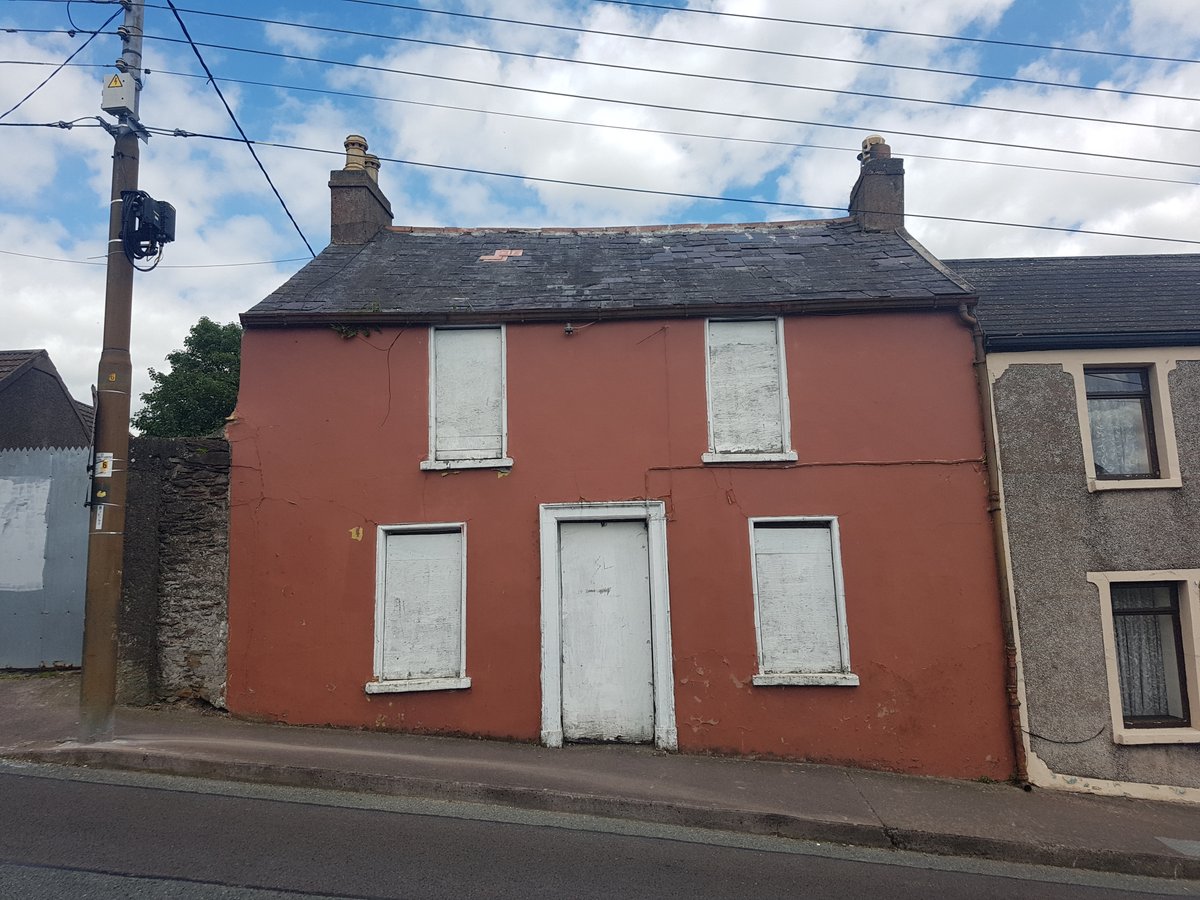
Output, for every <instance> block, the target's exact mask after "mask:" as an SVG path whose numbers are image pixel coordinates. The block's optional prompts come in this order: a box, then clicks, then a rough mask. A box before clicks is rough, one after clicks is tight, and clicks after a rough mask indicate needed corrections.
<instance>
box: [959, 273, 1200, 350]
mask: <svg viewBox="0 0 1200 900" xmlns="http://www.w3.org/2000/svg"><path fill="white" fill-rule="evenodd" d="M945 264H946V265H947V266H949V267H950V268H952V269H953V270H954V271H956V272H958V273H959V274H960V275H962V276H963V277H964V278H965V279H967V281H969V282H970V283H971V284H973V285H974V286H975V289H976V290H977V291H978V293H979V305H978V306H977V307H976V313H977V315H978V316H979V321H980V323H981V324H982V326H983V331H984V335H985V336H986V340H987V347H988V349H989V350H992V351H999V350H1040V349H1048V348H1055V349H1069V348H1075V347H1081V348H1083V347H1147V346H1169V345H1172V344H1182V345H1188V344H1197V343H1200V254H1178V255H1162V256H1070V257H1049V258H1029V259H957V260H945Z"/></svg>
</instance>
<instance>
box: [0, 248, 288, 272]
mask: <svg viewBox="0 0 1200 900" xmlns="http://www.w3.org/2000/svg"><path fill="white" fill-rule="evenodd" d="M0 253H2V254H4V255H5V256H19V257H21V258H22V259H36V260H39V261H41V262H54V263H70V264H71V265H75V266H103V265H107V264H106V263H105V262H103V261H102V260H103V259H104V257H100V260H90V259H64V258H63V257H60V256H38V255H37V254H36V253H18V252H17V251H16V250H0ZM308 259H311V257H308V256H293V257H291V258H290V259H261V260H255V261H254V262H239V263H197V264H195V265H174V266H171V265H167V264H166V263H163V264H162V265H159V266H157V267H156V268H158V269H237V268H241V267H243V266H274V265H279V264H281V263H290V262H304V261H305V260H308Z"/></svg>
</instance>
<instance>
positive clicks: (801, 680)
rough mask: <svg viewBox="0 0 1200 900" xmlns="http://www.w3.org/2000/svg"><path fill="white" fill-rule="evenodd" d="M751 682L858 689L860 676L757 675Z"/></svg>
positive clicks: (777, 685) (757, 683)
mask: <svg viewBox="0 0 1200 900" xmlns="http://www.w3.org/2000/svg"><path fill="white" fill-rule="evenodd" d="M750 682H751V684H755V685H758V686H759V687H782V686H788V685H795V686H801V687H820V686H825V687H858V676H857V675H855V674H854V673H853V672H786V673H779V674H775V675H755V676H754V677H753V678H751V679H750Z"/></svg>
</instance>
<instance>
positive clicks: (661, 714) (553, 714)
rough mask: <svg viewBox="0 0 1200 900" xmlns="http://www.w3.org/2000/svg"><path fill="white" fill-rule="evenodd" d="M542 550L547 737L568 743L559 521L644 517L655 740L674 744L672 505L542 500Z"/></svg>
mask: <svg viewBox="0 0 1200 900" xmlns="http://www.w3.org/2000/svg"><path fill="white" fill-rule="evenodd" d="M539 511H540V527H541V552H542V734H541V738H542V743H543V744H544V745H546V746H547V747H561V746H562V744H563V724H562V575H561V573H562V559H561V548H560V545H559V534H558V532H559V528H558V526H559V523H560V522H612V521H642V522H645V523H646V552H647V555H648V557H649V567H650V649H651V655H652V665H653V671H654V746H655V747H657V748H659V749H660V750H674V749H676V748H677V747H678V744H679V735H678V731H677V729H676V726H675V676H674V672H673V671H672V668H671V600H670V591H669V579H668V577H667V509H666V504H665V503H663V502H662V501H661V500H632V501H621V502H615V503H543V504H542V505H541V506H540V507H539Z"/></svg>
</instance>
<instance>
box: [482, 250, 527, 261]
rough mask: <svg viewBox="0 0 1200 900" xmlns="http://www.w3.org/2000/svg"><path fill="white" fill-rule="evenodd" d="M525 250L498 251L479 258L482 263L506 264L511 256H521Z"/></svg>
mask: <svg viewBox="0 0 1200 900" xmlns="http://www.w3.org/2000/svg"><path fill="white" fill-rule="evenodd" d="M524 252H525V251H524V250H496V251H494V252H492V253H489V254H488V255H486V256H481V257H479V261H480V262H504V261H505V260H506V259H508V258H509V257H510V256H520V255H521V254H523V253H524Z"/></svg>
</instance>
